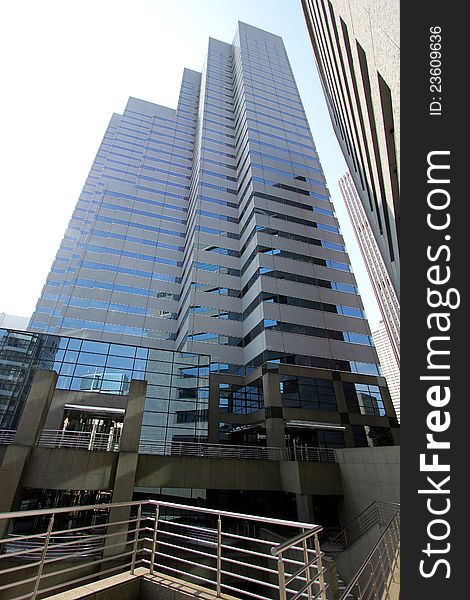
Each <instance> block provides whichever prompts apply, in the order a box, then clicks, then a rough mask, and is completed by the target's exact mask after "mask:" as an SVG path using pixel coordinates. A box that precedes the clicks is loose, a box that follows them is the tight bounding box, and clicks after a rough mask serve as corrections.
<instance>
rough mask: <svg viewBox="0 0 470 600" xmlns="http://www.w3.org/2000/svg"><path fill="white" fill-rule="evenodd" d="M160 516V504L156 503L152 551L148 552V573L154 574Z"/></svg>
mask: <svg viewBox="0 0 470 600" xmlns="http://www.w3.org/2000/svg"><path fill="white" fill-rule="evenodd" d="M159 517H160V504H157V508H156V509H155V525H154V528H153V539H152V553H151V554H150V575H153V574H154V570H155V569H154V567H155V552H156V549H157V528H158V519H159Z"/></svg>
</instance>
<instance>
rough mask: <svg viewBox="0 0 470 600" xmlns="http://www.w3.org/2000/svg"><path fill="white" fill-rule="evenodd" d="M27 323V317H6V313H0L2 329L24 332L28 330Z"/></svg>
mask: <svg viewBox="0 0 470 600" xmlns="http://www.w3.org/2000/svg"><path fill="white" fill-rule="evenodd" d="M28 323H29V317H20V316H18V315H8V314H7V313H4V312H0V327H3V328H4V329H21V330H26V329H27V328H28Z"/></svg>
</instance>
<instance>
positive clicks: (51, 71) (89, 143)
mask: <svg viewBox="0 0 470 600" xmlns="http://www.w3.org/2000/svg"><path fill="white" fill-rule="evenodd" d="M237 21H244V22H246V23H250V24H251V25H255V26H256V27H260V28H262V29H266V30H267V31H271V32H272V33H275V34H278V35H280V36H282V37H283V39H284V43H285V46H286V49H287V53H288V55H289V59H290V62H291V66H292V69H293V71H294V75H295V77H296V80H297V84H298V87H299V91H300V95H301V97H302V101H303V103H304V106H305V110H306V113H307V117H308V120H309V123H310V126H311V129H312V134H313V137H314V140H315V143H316V145H317V149H318V152H319V155H320V159H321V162H322V165H323V168H324V171H325V175H326V179H327V182H328V186H329V189H330V192H331V195H332V198H333V201H334V203H335V208H336V211H337V215H338V219H339V221H340V225H341V228H342V232H343V235H344V237H345V240H346V244H347V247H348V251H349V254H350V257H351V261H352V264H353V269H354V272H355V274H356V277H357V279H358V284H359V288H360V291H361V295H362V299H363V302H364V305H365V308H366V312H367V315H368V317H369V321H370V323H371V325H374V324H376V323H377V322H378V321H379V319H380V314H379V311H378V308H377V304H376V302H375V298H374V297H373V292H372V288H371V286H370V283H369V281H368V278H367V275H366V271H365V268H364V266H363V263H362V259H361V257H360V254H359V251H358V250H357V244H356V240H355V238H354V234H353V233H352V229H351V226H350V224H349V220H348V217H347V214H346V211H345V208H344V206H343V201H342V198H341V194H340V192H339V189H338V185H337V180H338V179H339V177H341V176H342V175H343V174H344V173H345V171H346V169H347V167H346V165H345V162H344V159H343V156H342V153H341V151H340V149H339V146H338V143H337V141H336V137H335V135H334V133H333V130H332V127H331V123H330V119H329V115H328V111H327V108H326V104H325V101H324V98H323V92H322V89H321V85H320V82H319V79H318V75H317V71H316V66H315V61H314V58H313V52H312V48H311V44H310V40H309V37H308V34H307V28H306V26H305V22H304V18H303V14H302V11H301V7H300V0H197V1H196V0H172V1H170V0H132V1H129V0H67V2H64V1H63V0H41V1H40V2H38V1H37V0H16V1H15V2H4V3H2V5H1V6H0V52H1V55H2V56H3V58H4V63H5V64H4V67H2V87H3V90H4V92H3V95H2V96H1V98H0V130H1V131H2V136H1V140H0V161H1V162H0V164H1V165H2V167H3V168H2V189H1V197H2V201H1V211H0V225H1V236H0V281H2V285H1V286H0V312H7V313H9V314H17V315H25V316H29V315H30V314H31V313H32V311H33V309H34V306H35V304H36V300H37V298H38V296H39V294H40V292H41V289H42V285H43V284H44V282H45V279H46V277H47V274H48V272H49V268H50V265H51V263H52V260H53V258H54V256H55V253H56V251H57V249H58V247H59V244H60V241H61V239H62V236H63V233H64V231H65V229H66V227H67V223H68V221H69V219H70V216H71V214H72V211H73V208H74V206H75V203H76V201H77V199H78V196H79V194H80V191H81V187H82V185H83V183H84V181H85V178H86V175H87V173H88V170H89V168H90V166H91V163H92V161H93V159H94V156H95V154H96V151H97V149H98V145H99V143H100V141H101V138H102V136H103V133H104V131H105V128H106V126H107V124H108V121H109V118H110V116H111V114H112V113H113V112H117V113H119V112H122V110H123V109H124V106H125V104H126V101H127V98H128V96H135V97H138V98H143V99H145V100H148V101H151V102H156V103H158V104H163V105H167V106H171V107H176V102H177V98H178V92H179V85H180V82H181V76H182V72H183V68H184V67H188V68H190V69H195V70H201V68H202V64H203V61H204V58H205V55H206V51H207V42H208V38H209V37H214V38H217V39H220V40H223V41H225V42H231V41H232V39H233V36H234V33H235V29H236V26H237ZM5 90H9V93H8V94H5Z"/></svg>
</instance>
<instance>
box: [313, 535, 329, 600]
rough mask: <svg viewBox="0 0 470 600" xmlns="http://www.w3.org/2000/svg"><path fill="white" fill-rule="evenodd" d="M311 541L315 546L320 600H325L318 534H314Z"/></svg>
mask: <svg viewBox="0 0 470 600" xmlns="http://www.w3.org/2000/svg"><path fill="white" fill-rule="evenodd" d="M313 541H314V544H315V552H316V555H317V567H318V583H319V585H320V591H321V599H322V600H327V598H326V586H325V577H324V575H323V561H322V559H321V549H320V542H319V541H318V533H315V534H314V536H313Z"/></svg>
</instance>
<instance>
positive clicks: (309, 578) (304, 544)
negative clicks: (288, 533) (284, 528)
mask: <svg viewBox="0 0 470 600" xmlns="http://www.w3.org/2000/svg"><path fill="white" fill-rule="evenodd" d="M302 533H305V529H302ZM302 548H303V551H304V563H305V566H306V567H307V570H306V571H305V576H306V578H307V583H308V584H309V585H308V588H307V593H308V600H312V584H313V581H312V571H311V569H310V567H308V566H307V565H308V563H309V559H308V546H307V540H306V539H304V540H303V541H302ZM310 582H311V583H310Z"/></svg>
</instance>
